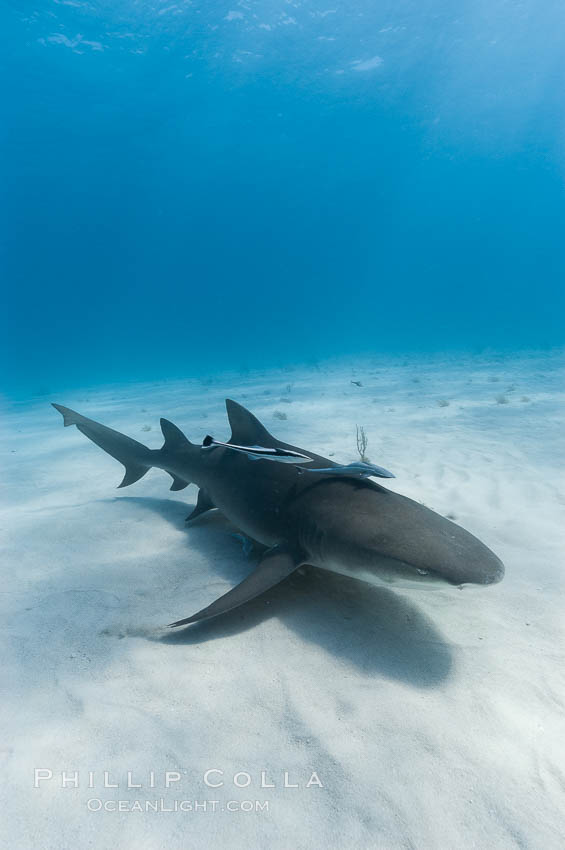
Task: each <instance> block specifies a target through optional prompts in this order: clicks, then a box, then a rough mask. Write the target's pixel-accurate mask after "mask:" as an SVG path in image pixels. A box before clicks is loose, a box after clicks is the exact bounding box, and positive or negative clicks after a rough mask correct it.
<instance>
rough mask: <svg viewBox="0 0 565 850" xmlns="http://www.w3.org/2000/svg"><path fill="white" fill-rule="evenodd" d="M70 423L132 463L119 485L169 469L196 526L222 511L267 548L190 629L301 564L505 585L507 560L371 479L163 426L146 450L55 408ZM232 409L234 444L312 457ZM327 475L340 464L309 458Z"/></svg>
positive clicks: (366, 574) (411, 580)
mask: <svg viewBox="0 0 565 850" xmlns="http://www.w3.org/2000/svg"><path fill="white" fill-rule="evenodd" d="M53 406H54V407H55V408H56V409H57V410H58V411H59V412H60V413H61V414H62V415H63V419H64V424H65V425H76V427H77V428H78V429H79V431H82V433H83V434H85V435H86V436H87V437H89V439H91V440H92V441H93V442H94V443H96V444H97V445H98V446H100V447H101V448H103V449H104V450H105V451H106V452H108V453H109V454H110V455H112V457H114V458H116V460H119V461H120V462H121V463H123V465H124V466H125V475H124V478H123V480H122V482H121V484H120V485H119V486H120V487H126V486H127V485H128V484H133V482H134V481H138V480H139V479H140V478H142V477H143V476H144V475H145V473H146V472H147V471H148V470H149V469H150V468H151V467H152V466H155V467H158V468H160V469H164V470H166V471H167V472H168V473H169V475H170V476H171V477H172V479H173V483H172V485H171V490H182V489H183V488H184V487H187V486H188V484H189V482H194V483H195V484H197V486H198V487H199V488H200V491H199V493H198V501H197V504H196V507H195V508H194V510H193V511H192V513H191V514H190V517H189V519H194V518H195V517H197V516H199V515H200V514H202V513H204V512H205V511H208V510H210V509H211V508H218V509H219V510H220V511H222V513H224V514H225V516H226V517H228V518H229V519H230V520H231V522H233V523H234V524H235V525H236V526H237V527H238V528H239V529H240V531H241V532H242V533H243V534H245V535H246V536H247V537H250V538H251V539H252V540H256V541H258V542H259V543H263V544H264V545H266V546H269V547H270V548H269V549H268V551H267V552H265V554H264V555H263V557H262V558H261V560H260V561H259V564H258V566H257V567H256V569H255V570H254V571H253V572H251V574H250V575H249V576H247V578H245V579H243V581H242V582H240V584H238V585H237V586H236V587H234V588H232V590H229V591H228V592H227V593H225V594H224V595H223V596H221V597H220V598H219V599H216V601H215V602H212V604H211V605H208V606H207V607H206V608H203V609H202V610H201V611H198V612H197V613H196V614H193V615H192V616H191V617H186V618H185V619H182V620H177V621H176V622H175V623H172V624H171V626H183V625H187V624H188V623H195V622H197V621H198V620H205V619H207V618H209V617H215V616H216V615H218V614H222V613H223V612H225V611H229V610H230V609H232V608H236V607H237V606H238V605H242V604H243V603H245V602H248V601H249V600H250V599H253V598H254V597H255V596H258V595H259V594H261V593H263V592H264V591H266V590H268V589H269V588H271V587H273V585H275V584H277V583H278V582H280V581H282V580H283V579H284V578H286V576H288V575H290V573H292V572H294V570H296V569H297V568H298V567H300V566H301V565H302V564H313V565H314V566H317V567H321V568H323V569H327V570H333V571H334V572H338V573H344V574H345V575H354V576H356V577H357V578H362V579H364V580H366V581H371V582H374V581H381V582H383V581H384V582H386V583H389V584H394V583H398V584H406V583H408V584H418V585H419V586H423V587H425V586H426V585H431V584H434V583H435V584H443V585H445V584H446V583H447V584H452V585H462V584H465V583H471V584H481V585H489V584H494V583H495V582H498V581H500V580H501V579H502V577H503V575H504V566H503V564H502V561H501V560H500V559H499V558H498V557H497V556H496V555H495V554H494V552H492V551H491V550H490V549H488V548H487V546H485V544H484V543H481V541H480V540H478V539H477V538H476V537H474V536H473V535H472V534H470V533H469V532H468V531H465V529H463V528H461V527H460V526H458V525H455V524H454V523H452V522H450V520H448V519H445V518H444V517H442V516H440V515H439V514H436V513H434V511H431V510H430V509H429V508H426V507H424V505H421V504H419V503H418V502H415V501H413V500H412V499H408V498H406V497H405V496H401V495H400V494H398V493H394V492H392V491H390V490H386V489H385V488H384V487H382V486H381V485H380V484H377V483H376V482H375V481H370V480H368V479H367V478H352V477H348V476H342V477H337V476H333V475H328V474H326V473H317V472H312V473H311V474H309V475H304V474H302V475H301V474H300V473H299V472H298V470H297V467H296V466H295V465H292V464H284V463H252V462H250V461H249V458H248V457H247V456H246V455H245V454H242V453H241V452H237V451H230V449H229V448H225V447H221V446H218V447H217V449H216V450H215V451H207V450H206V449H203V448H202V447H201V446H197V445H194V444H193V443H191V442H190V441H189V440H188V439H187V438H186V437H185V436H184V434H183V433H182V431H180V430H179V429H178V428H177V427H176V425H173V424H172V422H168V421H167V420H166V419H161V429H162V431H163V436H164V438H165V443H164V445H163V447H162V448H161V449H148V448H147V447H146V446H144V445H142V444H141V443H138V442H137V440H132V439H131V438H130V437H126V436H125V435H123V434H120V433H119V432H118V431H114V430H112V429H111V428H107V427H106V426H105V425H101V424H100V423H98V422H95V421H93V420H92V419H87V418H86V417H85V416H81V415H80V413H76V412H75V411H73V410H69V408H66V407H62V406H60V405H57V404H56V405H53ZM226 407H227V411H228V417H229V420H230V424H231V427H232V436H231V439H230V441H229V442H230V444H232V445H238V446H250V445H258V446H265V447H266V448H279V449H285V450H290V451H294V452H299V453H301V454H302V453H304V452H303V450H302V449H299V448H297V447H296V446H291V445H289V444H287V443H282V442H280V441H279V440H277V439H276V437H273V436H272V434H269V432H268V431H267V429H266V428H265V427H264V426H263V425H262V424H261V423H260V422H259V420H258V419H256V418H255V416H253V414H252V413H250V412H249V411H248V410H246V409H245V408H244V407H242V406H241V405H240V404H237V402H235V401H231V400H229V399H228V400H227V401H226ZM307 456H308V457H310V458H311V459H312V460H315V461H316V462H317V463H318V464H319V465H320V467H321V468H324V469H325V468H334V467H335V466H336V464H335V463H333V461H331V460H328V459H327V458H324V457H321V456H320V455H316V454H313V453H311V452H309V453H308V455H307Z"/></svg>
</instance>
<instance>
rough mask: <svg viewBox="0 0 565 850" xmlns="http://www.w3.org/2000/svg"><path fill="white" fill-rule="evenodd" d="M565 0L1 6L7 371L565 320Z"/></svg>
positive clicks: (167, 369) (345, 347) (123, 375)
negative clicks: (564, 181) (564, 184)
mask: <svg viewBox="0 0 565 850" xmlns="http://www.w3.org/2000/svg"><path fill="white" fill-rule="evenodd" d="M564 34H565V10H564V8H563V5H562V3H561V2H550V1H549V2H544V3H539V0H538V2H536V0H524V2H514V0H507V2H500V1H499V0H473V2H470V0H469V1H468V2H465V0H461V2H455V0H418V2H416V0H410V2H402V0H400V2H394V3H392V2H368V0H362V2H358V0H347V2H345V0H339V2H338V1H337V0H313V2H302V3H301V2H298V0H297V2H279V3H275V2H252V0H249V2H247V0H246V2H243V1H242V2H237V0H228V2H222V3H219V2H207V3H205V2H201V0H194V1H193V2H182V0H178V2H176V3H175V2H174V0H162V2H160V0H152V2H146V0H142V2H135V0H112V1H111V2H110V0H105V2H99V0H37V2H34V0H25V2H24V0H21V1H20V0H10V2H8V3H4V4H3V5H2V10H1V27H0V48H1V58H0V62H1V78H2V84H3V98H2V121H1V125H0V154H1V156H0V184H1V187H2V201H1V216H2V218H1V222H0V225H1V226H0V272H1V277H2V281H3V286H2V290H3V307H2V311H1V312H2V328H1V334H0V346H1V350H0V362H1V363H2V366H3V376H2V389H3V390H4V391H6V392H8V393H10V394H12V393H13V394H20V393H23V394H25V393H36V392H40V391H48V390H51V389H52V388H55V387H60V386H63V385H65V386H72V385H76V386H84V385H86V384H93V383H104V382H106V381H114V380H136V379H150V378H163V377H168V376H171V377H178V376H184V375H193V374H194V375H202V374H207V373H213V372H214V371H215V370H223V369H225V368H234V367H235V368H242V367H249V368H253V367H254V366H256V365H280V364H283V365H284V364H286V363H297V362H300V361H304V360H311V359H312V358H323V357H327V356H333V355H341V354H352V353H353V354H355V353H362V352H363V353H364V352H373V353H375V354H377V355H378V354H379V353H390V352H396V351H403V352H404V351H415V352H418V351H422V352H430V351H438V350H453V351H459V350H463V349H464V350H469V351H481V350H483V349H484V348H485V347H486V348H495V349H503V350H506V351H508V350H513V349H521V348H532V347H533V348H544V347H550V346H555V345H561V344H562V343H563V342H564V329H563V315H564V314H563V307H564V306H565V305H564V303H563V301H564V298H563V292H564V286H563V277H564V274H563V273H564V266H565V251H564V240H563V235H564V229H565V227H564V225H565V193H564V187H563V177H564V174H565V153H564V151H565V147H564V144H563V140H564V139H565V119H564V115H565V113H564V108H563V107H564V102H563V101H564V97H563V92H564V91H565V88H564V85H563V80H564V77H565V51H564V47H565V44H564V42H565V36H564Z"/></svg>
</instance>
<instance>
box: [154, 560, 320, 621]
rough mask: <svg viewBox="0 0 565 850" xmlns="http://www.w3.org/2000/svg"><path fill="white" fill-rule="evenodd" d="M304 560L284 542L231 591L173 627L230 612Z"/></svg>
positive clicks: (284, 575) (296, 567) (257, 594)
mask: <svg viewBox="0 0 565 850" xmlns="http://www.w3.org/2000/svg"><path fill="white" fill-rule="evenodd" d="M304 563H305V560H304V557H303V555H302V554H301V553H298V552H296V551H294V550H293V549H291V548H290V547H289V546H286V545H284V544H282V545H280V546H274V547H273V548H272V549H269V550H268V551H267V552H265V554H264V555H263V557H262V559H261V560H260V561H259V564H258V566H257V568H256V569H255V570H254V571H253V572H252V573H251V575H248V576H247V578H244V579H243V581H242V582H240V583H239V584H238V585H236V587H233V588H232V589H231V590H228V592H227V593H224V595H223V596H220V598H219V599H216V601H215V602H212V604H211V605H208V607H207V608H203V609H202V610H201V611H198V612H197V613H196V614H193V615H192V617H186V619H184V620H177V622H176V623H170V627H171V628H174V627H175V626H186V625H188V624H189V623H196V622H197V621H198V620H207V619H208V618H209V617H217V615H218V614H223V613H225V612H226V611H231V609H232V608H237V607H238V606H239V605H243V603H244V602H249V600H250V599H254V598H255V597H256V596H259V595H260V594H261V593H264V592H265V591H266V590H269V588H271V587H273V585H275V584H278V583H279V581H282V580H283V578H286V577H287V576H289V575H290V574H291V573H293V572H294V570H296V569H298V567H299V566H300V565H301V564H304Z"/></svg>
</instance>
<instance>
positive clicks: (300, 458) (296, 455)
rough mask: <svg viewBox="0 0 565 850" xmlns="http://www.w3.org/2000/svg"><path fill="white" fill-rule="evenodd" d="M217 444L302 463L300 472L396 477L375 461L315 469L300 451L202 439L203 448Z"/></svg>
mask: <svg viewBox="0 0 565 850" xmlns="http://www.w3.org/2000/svg"><path fill="white" fill-rule="evenodd" d="M215 446H224V447H225V448H226V449H232V451H236V452H242V453H243V454H246V455H247V456H248V457H249V458H250V459H251V460H274V461H278V462H279V463H295V464H297V465H298V464H300V465H299V466H298V472H323V473H326V474H328V475H361V476H363V477H364V478H365V477H368V476H371V475H374V476H375V477H376V478H395V476H394V475H393V474H392V472H389V471H388V469H384V468H383V467H382V466H376V464H374V463H364V462H362V461H357V462H355V463H348V464H347V465H344V464H342V463H339V464H336V465H335V466H328V467H327V468H326V469H318V468H317V467H316V468H315V469H313V468H312V467H309V466H307V467H303V466H302V463H303V462H304V461H305V460H306V461H312V458H311V457H308V455H303V454H301V453H300V452H294V451H290V449H281V448H275V449H267V448H265V446H235V445H231V444H230V443H222V442H220V441H219V440H215V439H214V438H213V437H211V436H210V435H209V434H208V435H207V436H206V437H204V439H203V440H202V448H204V449H213V448H215Z"/></svg>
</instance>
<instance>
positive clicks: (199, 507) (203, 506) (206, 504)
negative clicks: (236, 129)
mask: <svg viewBox="0 0 565 850" xmlns="http://www.w3.org/2000/svg"><path fill="white" fill-rule="evenodd" d="M171 489H172V488H171ZM215 507H216V505H215V504H214V502H213V501H212V499H211V498H210V496H209V495H208V493H207V492H206V490H199V491H198V499H197V500H196V505H195V507H194V510H193V511H192V513H190V514H189V515H188V516H187V518H186V520H185V522H190V521H191V520H193V519H196V517H197V516H200V514H205V513H206V511H211V510H212V509H213V508H215Z"/></svg>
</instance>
